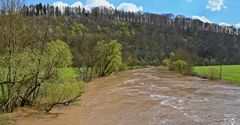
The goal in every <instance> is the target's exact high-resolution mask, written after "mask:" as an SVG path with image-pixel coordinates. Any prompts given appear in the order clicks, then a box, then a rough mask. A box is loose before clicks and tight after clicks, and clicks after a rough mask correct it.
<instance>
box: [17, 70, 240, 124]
mask: <svg viewBox="0 0 240 125" xmlns="http://www.w3.org/2000/svg"><path fill="white" fill-rule="evenodd" d="M14 119H15V122H16V124H17V125H240V87H239V86H235V85H229V84H226V83H224V82H221V81H208V80H204V79H201V78H198V77H192V76H180V75H177V74H175V73H173V72H169V71H167V70H166V69H165V68H163V67H157V68H156V67H150V68H146V69H136V70H130V71H125V72H121V73H119V74H117V75H114V76H110V77H106V78H100V79H96V80H94V81H93V82H91V83H89V85H88V87H87V89H86V93H85V94H84V96H83V97H82V101H81V105H80V106H71V107H68V108H65V109H54V110H53V111H52V112H51V114H44V113H43V114H41V113H37V112H35V113H33V112H32V113H24V111H21V113H20V114H19V113H16V114H14Z"/></svg>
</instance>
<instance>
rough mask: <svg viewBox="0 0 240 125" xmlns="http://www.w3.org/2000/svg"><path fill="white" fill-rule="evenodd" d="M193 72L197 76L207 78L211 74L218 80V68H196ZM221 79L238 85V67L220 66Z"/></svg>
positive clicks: (239, 71) (239, 67)
mask: <svg viewBox="0 0 240 125" xmlns="http://www.w3.org/2000/svg"><path fill="white" fill-rule="evenodd" d="M193 72H194V73H196V74H197V75H199V76H205V77H207V76H209V75H211V74H212V73H214V75H215V76H216V77H217V78H219V77H220V66H196V67H194V68H193ZM222 79H223V80H226V81H230V82H232V83H234V84H238V85H240V65H225V66H222Z"/></svg>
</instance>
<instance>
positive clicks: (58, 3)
mask: <svg viewBox="0 0 240 125" xmlns="http://www.w3.org/2000/svg"><path fill="white" fill-rule="evenodd" d="M53 6H54V7H59V8H64V7H67V6H69V5H68V4H67V3H64V2H62V1H58V2H54V3H53Z"/></svg>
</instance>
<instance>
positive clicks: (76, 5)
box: [71, 1, 84, 7]
mask: <svg viewBox="0 0 240 125" xmlns="http://www.w3.org/2000/svg"><path fill="white" fill-rule="evenodd" d="M71 7H84V5H83V4H82V2H80V1H77V2H75V3H73V4H72V5H71Z"/></svg>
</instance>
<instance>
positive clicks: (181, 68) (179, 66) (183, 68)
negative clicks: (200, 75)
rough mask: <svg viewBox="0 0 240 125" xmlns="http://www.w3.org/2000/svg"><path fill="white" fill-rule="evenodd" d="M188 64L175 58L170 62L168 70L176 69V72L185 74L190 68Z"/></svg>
mask: <svg viewBox="0 0 240 125" xmlns="http://www.w3.org/2000/svg"><path fill="white" fill-rule="evenodd" d="M188 66H189V65H188V64H187V62H186V61H183V60H177V61H175V62H173V63H170V65H169V70H173V71H176V72H177V73H180V74H186V73H188V70H189V69H190V67H188Z"/></svg>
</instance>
